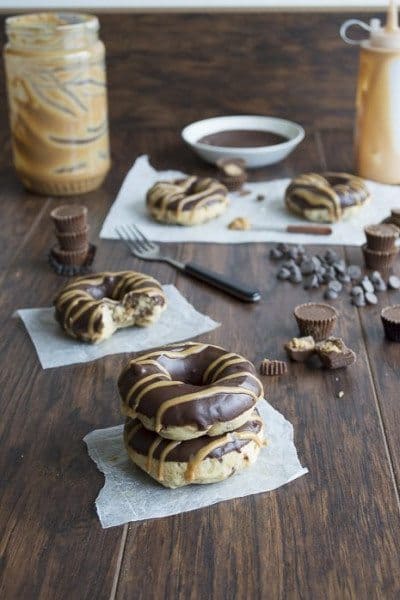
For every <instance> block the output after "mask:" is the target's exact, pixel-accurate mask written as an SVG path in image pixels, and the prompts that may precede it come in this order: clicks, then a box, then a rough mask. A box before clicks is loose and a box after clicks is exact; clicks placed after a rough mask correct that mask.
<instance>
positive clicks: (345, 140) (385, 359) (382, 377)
mask: <svg viewBox="0 0 400 600" xmlns="http://www.w3.org/2000/svg"><path fill="white" fill-rule="evenodd" d="M323 143H324V148H325V152H326V156H327V160H328V166H329V168H334V169H339V170H340V169H341V170H343V169H344V170H346V169H347V170H351V167H352V165H353V155H352V136H351V134H350V133H348V132H344V131H343V132H341V133H340V134H338V133H335V134H332V133H330V132H326V133H324V134H323ZM338 146H339V147H340V148H342V151H341V152H340V153H337V152H336V148H337V147H338ZM373 201H374V202H379V198H374V199H373ZM394 208H395V206H394ZM346 254H347V257H348V260H349V261H351V262H353V263H354V264H359V265H362V266H363V265H364V261H363V257H362V252H361V249H360V248H354V247H349V248H347V249H346ZM394 271H395V272H396V273H397V274H400V259H397V260H396V263H395V265H394ZM378 297H379V304H378V305H377V306H368V307H364V308H361V309H358V310H357V311H356V312H357V313H358V315H357V316H358V318H359V319H360V322H361V328H362V334H363V337H364V340H365V343H366V347H367V355H368V360H369V364H370V368H371V373H372V378H373V380H374V385H375V391H376V400H377V406H378V410H379V412H380V414H381V419H382V428H383V430H384V432H385V435H386V438H387V443H388V452H389V455H390V460H391V462H392V464H393V469H394V476H395V479H396V481H397V485H398V486H399V485H400V454H399V447H400V431H399V427H398V423H399V421H400V405H399V401H398V398H399V392H398V388H399V383H400V379H399V368H400V347H399V346H398V344H394V343H390V342H388V341H387V340H386V339H385V337H384V334H383V328H382V324H381V319H380V312H381V310H382V308H383V307H384V306H387V305H390V304H399V303H400V291H388V292H385V293H380V294H379V296H378ZM355 310H356V309H355Z"/></svg>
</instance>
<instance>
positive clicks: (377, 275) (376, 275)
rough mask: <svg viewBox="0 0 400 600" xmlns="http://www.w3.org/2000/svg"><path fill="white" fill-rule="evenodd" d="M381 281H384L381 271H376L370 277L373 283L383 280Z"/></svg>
mask: <svg viewBox="0 0 400 600" xmlns="http://www.w3.org/2000/svg"><path fill="white" fill-rule="evenodd" d="M381 279H382V275H381V274H380V273H379V271H374V272H373V273H372V274H371V276H370V280H371V281H372V282H374V281H378V280H381Z"/></svg>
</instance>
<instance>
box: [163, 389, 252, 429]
mask: <svg viewBox="0 0 400 600" xmlns="http://www.w3.org/2000/svg"><path fill="white" fill-rule="evenodd" d="M211 394H248V395H249V396H251V397H252V398H253V400H254V403H255V402H256V401H257V400H258V396H256V394H255V393H254V392H252V391H251V390H249V389H247V388H241V387H237V386H232V387H228V386H225V387H224V386H222V385H220V386H216V387H210V388H208V389H204V390H199V391H198V392H195V393H192V394H186V395H184V396H175V398H170V399H169V400H166V401H165V402H163V403H162V404H161V406H160V407H159V409H158V410H157V413H156V418H155V427H154V430H155V431H157V433H158V432H160V431H161V429H162V418H163V415H164V413H165V412H166V411H167V410H168V409H169V408H172V407H173V406H178V405H179V404H183V403H185V402H191V401H192V400H199V399H201V398H207V396H210V395H211Z"/></svg>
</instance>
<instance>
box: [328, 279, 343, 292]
mask: <svg viewBox="0 0 400 600" xmlns="http://www.w3.org/2000/svg"><path fill="white" fill-rule="evenodd" d="M328 289H329V290H333V291H334V292H336V293H337V294H339V293H340V292H341V291H342V289H343V286H342V284H341V283H340V281H330V282H329V283H328Z"/></svg>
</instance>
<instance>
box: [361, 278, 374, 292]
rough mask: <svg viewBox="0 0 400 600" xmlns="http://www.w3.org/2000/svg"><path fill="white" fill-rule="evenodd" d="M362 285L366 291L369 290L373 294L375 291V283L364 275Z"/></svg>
mask: <svg viewBox="0 0 400 600" xmlns="http://www.w3.org/2000/svg"><path fill="white" fill-rule="evenodd" d="M361 285H362V287H363V288H364V291H366V292H369V293H371V294H372V293H373V292H374V291H375V288H374V286H373V283H372V282H371V281H370V280H369V279H368V277H364V279H363V280H362V282H361Z"/></svg>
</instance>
